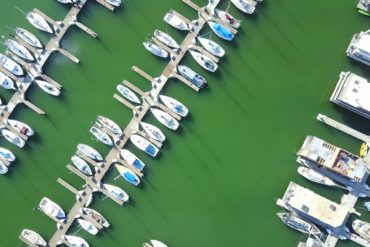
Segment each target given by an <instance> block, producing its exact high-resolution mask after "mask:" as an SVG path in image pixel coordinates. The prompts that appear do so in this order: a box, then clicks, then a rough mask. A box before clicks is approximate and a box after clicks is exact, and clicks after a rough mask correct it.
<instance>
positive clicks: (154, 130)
mask: <svg viewBox="0 0 370 247" xmlns="http://www.w3.org/2000/svg"><path fill="white" fill-rule="evenodd" d="M140 126H141V128H142V129H143V130H144V132H145V133H146V134H148V135H149V136H150V137H151V138H153V139H154V140H156V141H159V142H164V141H165V140H166V136H165V135H164V134H163V132H162V131H161V130H160V129H159V128H158V127H157V126H154V125H152V124H148V123H145V122H140Z"/></svg>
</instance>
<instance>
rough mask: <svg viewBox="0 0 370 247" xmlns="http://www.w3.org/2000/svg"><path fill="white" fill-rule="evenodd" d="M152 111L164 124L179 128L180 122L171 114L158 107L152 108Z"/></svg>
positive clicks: (168, 126)
mask: <svg viewBox="0 0 370 247" xmlns="http://www.w3.org/2000/svg"><path fill="white" fill-rule="evenodd" d="M150 111H151V112H152V113H153V115H154V117H155V118H156V119H157V120H158V121H159V122H160V123H161V124H163V125H164V126H166V127H167V128H169V129H172V130H177V128H178V127H179V122H177V120H176V119H174V118H173V117H172V116H171V115H170V114H168V113H167V112H164V111H162V110H159V109H156V108H150Z"/></svg>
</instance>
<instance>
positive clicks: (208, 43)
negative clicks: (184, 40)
mask: <svg viewBox="0 0 370 247" xmlns="http://www.w3.org/2000/svg"><path fill="white" fill-rule="evenodd" d="M197 39H198V41H199V43H200V44H201V45H202V46H203V47H204V48H205V49H206V50H207V51H208V52H209V53H211V54H212V55H215V56H217V57H223V56H224V55H225V50H224V49H223V48H222V47H221V46H220V45H219V44H217V43H216V42H214V41H212V40H210V39H206V38H201V37H199V38H197Z"/></svg>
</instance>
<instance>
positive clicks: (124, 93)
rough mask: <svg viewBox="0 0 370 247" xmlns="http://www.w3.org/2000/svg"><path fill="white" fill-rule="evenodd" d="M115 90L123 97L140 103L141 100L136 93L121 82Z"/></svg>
mask: <svg viewBox="0 0 370 247" xmlns="http://www.w3.org/2000/svg"><path fill="white" fill-rule="evenodd" d="M117 90H118V92H120V93H121V94H122V96H123V97H125V98H126V99H128V100H130V101H131V102H133V103H136V104H141V101H140V100H139V98H138V97H137V96H136V94H135V93H134V92H132V91H131V90H130V89H128V88H127V87H125V86H123V85H122V84H118V85H117Z"/></svg>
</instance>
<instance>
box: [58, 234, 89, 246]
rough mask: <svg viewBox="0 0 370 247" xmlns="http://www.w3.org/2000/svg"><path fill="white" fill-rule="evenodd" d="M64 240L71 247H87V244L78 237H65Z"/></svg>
mask: <svg viewBox="0 0 370 247" xmlns="http://www.w3.org/2000/svg"><path fill="white" fill-rule="evenodd" d="M64 239H65V240H66V241H67V242H68V243H69V244H70V246H73V247H89V244H88V243H87V242H86V241H85V240H84V239H83V238H80V237H76V236H72V235H65V236H64Z"/></svg>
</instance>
